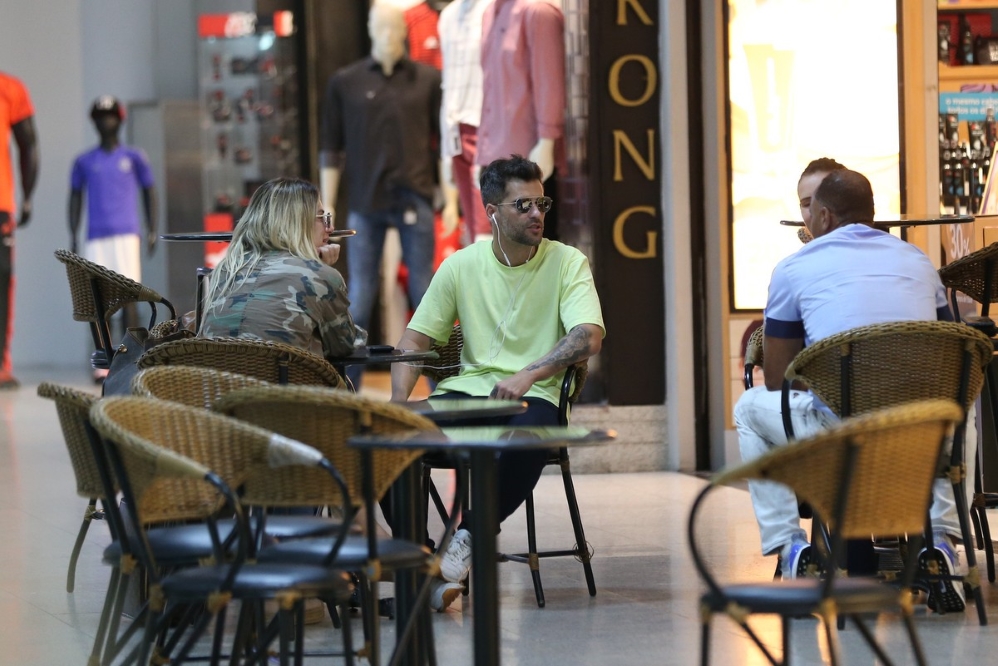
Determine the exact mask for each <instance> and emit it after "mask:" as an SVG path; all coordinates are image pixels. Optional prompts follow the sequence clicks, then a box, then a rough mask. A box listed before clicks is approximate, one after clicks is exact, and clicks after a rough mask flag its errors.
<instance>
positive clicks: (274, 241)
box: [199, 178, 367, 356]
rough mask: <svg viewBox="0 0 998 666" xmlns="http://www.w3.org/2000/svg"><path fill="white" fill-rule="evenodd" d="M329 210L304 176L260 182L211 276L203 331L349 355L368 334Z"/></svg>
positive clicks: (316, 351) (214, 335) (313, 186)
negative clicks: (331, 239) (354, 313)
mask: <svg viewBox="0 0 998 666" xmlns="http://www.w3.org/2000/svg"><path fill="white" fill-rule="evenodd" d="M331 220H332V216H331V215H328V214H325V213H324V212H323V211H322V209H321V207H320V205H319V192H318V190H317V189H316V187H315V185H313V184H312V183H310V182H308V181H306V180H301V179H299V178H277V179H274V180H271V181H268V182H266V183H264V184H263V185H261V186H260V188H259V189H257V191H256V192H254V193H253V197H252V198H251V199H250V202H249V206H247V208H246V212H245V213H243V216H242V218H241V219H240V220H239V224H237V225H236V228H235V231H234V232H233V234H232V242H231V243H230V244H229V248H228V250H227V251H226V253H225V257H224V258H223V259H222V261H220V262H219V264H218V266H217V267H216V268H215V271H214V273H213V274H212V277H211V284H210V286H209V288H208V292H207V294H206V295H205V301H204V302H205V314H204V320H203V322H202V324H201V330H200V331H199V334H200V335H203V336H205V337H209V338H212V337H234V338H250V339H254V340H272V341H275V342H284V343H286V344H290V345H294V346H296V347H300V348H302V349H307V350H309V351H311V352H315V353H317V354H322V355H323V356H345V355H347V354H349V353H350V352H351V351H352V350H353V348H354V346H355V345H356V344H360V345H363V344H365V343H366V341H367V333H366V332H365V331H364V330H363V329H361V328H358V327H357V326H355V325H354V323H353V319H352V318H351V317H350V312H349V306H350V302H349V300H347V289H346V284H345V282H344V281H343V276H342V275H340V273H339V271H337V270H336V269H335V268H333V267H332V266H333V264H334V263H335V262H336V260H337V259H338V258H339V250H340V248H339V246H338V245H327V244H326V241H327V238H328V232H329V230H330V229H331V227H332V224H331Z"/></svg>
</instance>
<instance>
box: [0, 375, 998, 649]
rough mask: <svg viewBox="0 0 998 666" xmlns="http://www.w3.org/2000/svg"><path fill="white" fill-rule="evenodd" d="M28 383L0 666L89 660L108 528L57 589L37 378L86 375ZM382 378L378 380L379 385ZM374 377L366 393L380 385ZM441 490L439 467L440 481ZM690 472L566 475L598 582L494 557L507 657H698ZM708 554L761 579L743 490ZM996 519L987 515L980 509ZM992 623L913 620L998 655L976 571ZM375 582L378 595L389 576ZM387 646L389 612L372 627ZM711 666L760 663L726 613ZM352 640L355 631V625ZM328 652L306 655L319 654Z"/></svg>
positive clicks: (552, 494)
mask: <svg viewBox="0 0 998 666" xmlns="http://www.w3.org/2000/svg"><path fill="white" fill-rule="evenodd" d="M21 379H22V380H23V381H24V382H25V385H24V386H23V387H22V388H21V390H19V391H16V392H0V563H2V566H0V618H2V619H3V621H2V622H0V664H18V665H19V666H43V665H44V666H51V665H53V664H59V665H63V664H67V665H71V664H79V665H80V666H83V665H84V664H85V663H86V662H87V656H88V654H89V650H90V644H91V641H92V639H93V634H94V632H95V630H96V626H97V620H98V617H99V613H100V609H101V604H102V602H103V595H104V592H105V589H106V585H107V579H108V569H107V568H106V567H104V566H102V565H101V564H100V555H101V550H102V549H103V547H104V546H105V545H106V544H107V543H108V535H107V530H106V528H105V527H104V525H103V524H101V523H94V526H93V527H92V529H91V535H90V536H89V537H88V539H87V542H86V544H85V546H84V548H83V552H82V554H81V557H80V563H79V568H78V571H77V576H76V591H75V593H73V594H67V593H66V591H65V581H66V566H67V563H68V560H69V553H70V550H71V548H72V545H73V541H74V539H75V536H76V531H77V529H78V527H79V524H80V519H81V517H82V514H83V509H84V506H85V504H86V502H85V500H83V499H82V498H79V497H77V496H76V494H75V486H74V483H73V479H72V473H71V470H70V467H69V462H68V458H67V455H66V453H65V449H64V448H63V444H62V439H61V433H60V431H59V426H58V422H57V419H56V415H55V410H54V408H53V406H52V403H50V402H48V401H46V400H43V399H41V398H38V397H37V396H36V395H35V388H36V386H37V383H38V382H39V381H41V380H43V379H47V380H51V381H58V382H62V383H67V384H71V385H74V386H77V387H86V388H88V389H90V390H93V388H92V386H91V385H88V384H87V382H86V379H87V375H86V373H85V372H83V371H82V370H81V371H80V372H78V373H77V374H76V375H75V376H73V375H69V376H68V378H67V373H66V372H65V371H62V372H59V373H55V372H43V371H38V372H34V373H31V372H22V373H21ZM379 387H380V388H379ZM382 390H383V384H379V383H378V382H376V381H374V382H371V383H370V384H369V385H368V387H367V388H365V392H368V393H371V394H374V395H378V394H379V391H382ZM437 481H438V486H440V487H441V488H443V489H446V487H447V485H448V484H447V478H446V477H444V476H441V477H439V478H438V479H437ZM701 484H702V482H701V481H700V480H699V479H697V478H695V477H692V476H687V475H683V474H673V473H648V474H611V475H592V476H577V477H576V487H577V490H578V494H579V498H580V504H581V510H582V516H583V520H584V523H585V527H586V533H587V537H588V539H589V541H590V542H591V544H592V546H593V548H594V549H595V559H594V560H593V568H594V571H595V575H596V583H597V587H598V590H599V593H598V595H597V596H596V597H595V598H590V597H589V596H588V594H587V593H586V589H585V582H584V579H583V575H582V567H581V565H579V564H578V563H577V562H575V561H574V560H571V559H557V560H545V561H543V563H542V567H541V571H542V574H543V580H544V587H545V593H546V596H547V607H546V608H544V609H539V608H537V606H536V604H535V601H534V594H533V589H532V587H531V583H530V575H529V572H528V570H527V568H526V566H525V565H519V564H512V563H508V564H503V565H501V566H500V574H501V577H500V591H501V597H500V599H499V603H500V605H501V609H502V657H503V663H504V664H510V665H513V664H515V665H520V666H526V665H534V664H537V665H541V664H545V665H546V664H600V665H605V664H656V665H658V664H694V663H697V660H698V654H699V619H698V612H697V596H698V594H699V592H700V583H699V581H698V579H697V576H696V574H695V572H694V570H693V567H692V564H691V562H690V558H689V555H688V549H687V545H686V537H685V524H686V522H685V521H686V515H687V512H688V507H689V504H690V502H691V501H692V498H693V496H694V495H695V494H696V492H697V490H698V489H699V488H700V487H701ZM536 501H537V514H538V526H539V530H540V533H541V535H542V536H541V539H542V544H541V545H542V546H544V545H550V546H553V547H567V546H569V545H571V543H572V542H573V538H572V535H571V526H570V523H569V520H568V516H567V511H566V509H565V501H564V493H563V492H562V489H561V480H560V477H558V476H553V475H545V476H544V477H543V478H542V479H541V483H540V485H539V487H538V490H537V493H536ZM705 518H706V520H705V521H704V522H703V526H704V527H705V528H708V531H709V534H705V535H704V538H705V539H708V541H707V543H708V544H709V545H708V546H707V551H708V553H709V555H710V558H711V563H712V565H713V566H715V567H716V568H717V569H718V570H720V571H724V572H726V573H725V577H730V578H731V579H736V578H737V579H758V580H765V579H766V578H767V577H768V576H770V575H771V573H772V568H773V564H774V563H773V561H772V560H771V559H767V558H762V557H761V556H759V554H758V548H759V538H758V532H757V530H756V527H755V524H754V521H753V519H752V513H751V507H750V505H749V499H748V494H747V493H746V492H745V491H742V490H737V489H730V490H725V491H722V492H720V493H717V495H716V496H715V498H714V500H713V501H712V503H711V504H709V505H708V507H707V508H706V513H705ZM992 525H998V516H995V519H993V520H992ZM500 542H501V546H502V547H503V548H506V549H509V550H521V549H523V547H524V544H525V542H526V539H525V529H524V518H523V514H522V511H521V512H520V513H518V514H516V515H515V516H513V517H512V518H511V519H510V520H509V521H507V523H506V524H504V525H503V531H502V534H501V535H500ZM985 586H986V592H987V597H988V600H989V603H990V604H991V607H990V613H989V616H990V619H991V622H992V624H991V626H988V627H983V628H982V627H979V626H978V625H977V621H976V617H975V615H974V613H973V608H972V607H971V609H970V610H969V611H968V612H967V613H965V614H961V615H947V616H938V615H933V614H929V613H926V611H925V609H924V606H923V607H921V608H919V610H918V620H917V624H918V629H919V631H920V632H921V636H922V639H923V642H924V643H925V647H926V650H927V652H928V656H929V661H930V663H933V664H941V663H946V664H950V663H954V664H955V663H971V662H974V661H979V662H981V663H989V662H990V657H992V655H993V654H994V653H995V652H996V650H998V594H996V592H995V591H996V589H998V588H996V586H995V585H993V584H988V583H986V582H985ZM383 588H384V589H385V590H386V591H388V590H390V586H389V585H384V586H383ZM464 601H466V600H459V601H458V602H457V603H456V604H455V605H454V606H453V607H452V608H451V610H450V611H449V612H447V613H443V614H438V615H435V616H434V627H435V633H436V645H437V654H438V661H439V663H440V664H444V665H451V664H454V665H466V664H471V663H472V661H473V659H472V644H471V634H472V625H471V621H470V619H471V618H470V617H469V611H467V610H465V608H463V607H462V606H465V607H467V606H468V604H465V603H464ZM383 626H384V641H385V643H386V645H389V644H391V642H392V640H393V638H394V633H393V628H392V625H391V623H385V624H384V625H383ZM714 626H715V630H714V643H713V657H714V658H713V663H715V664H744V665H754V664H762V663H763V659H762V657H761V655H760V654H759V653H758V651H757V650H755V649H754V647H753V646H752V645H751V644H750V642H749V641H748V640H747V639H746V638H745V637H744V636H743V635H742V634H741V633H740V632H739V631H738V629H737V627H736V626H734V625H733V624H732V623H730V622H729V621H726V620H724V619H718V620H716V621H715V625H714ZM754 626H756V627H758V628H759V629H760V630H761V631H762V633H763V635H764V637H765V640H767V641H768V642H769V644H770V645H771V646H772V647H773V649H774V650H778V649H779V633H778V625H777V623H776V622H775V621H768V620H765V619H762V620H756V621H754ZM820 630H821V627H820V625H819V624H818V622H817V621H816V620H813V619H803V620H798V621H795V622H794V623H793V632H794V636H793V643H792V650H793V659H794V661H795V662H796V663H799V664H818V663H823V662H825V661H826V660H825V659H824V654H823V652H822V648H821V647H820V642H819V641H818V640H816V638H817V637H818V636H819V632H820ZM877 632H878V634H879V635H880V636H882V637H884V638H885V640H886V642H887V645H888V649H889V651H890V652H891V653H892V654H894V655H897V658H898V661H899V663H909V662H910V658H909V657H908V652H907V645H906V642H905V639H904V636H903V632H902V630H901V627H900V625H899V624H898V623H897V622H896V621H895V620H894V619H893V618H890V617H883V618H881V619H880V621H879V622H878V623H877ZM358 638H359V636H358ZM306 640H307V645H308V647H310V648H321V647H334V646H336V645H338V644H339V642H340V639H339V636H338V635H337V634H336V632H334V631H333V630H332V628H331V625H330V622H329V620H328V619H326V620H325V622H324V623H323V624H321V625H316V626H310V627H308V629H307V633H306ZM842 642H843V646H844V649H845V654H846V663H849V664H873V663H874V660H873V657H872V655H871V654H870V653H869V652H868V651H867V650H866V648H865V646H864V645H862V643H861V641H860V640H859V636H858V634H857V632H856V631H855V630H852V629H847V630H846V631H844V632H842ZM329 661H330V660H329V659H328V658H324V659H322V660H320V659H310V660H307V663H329Z"/></svg>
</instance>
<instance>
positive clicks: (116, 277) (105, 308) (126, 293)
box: [55, 250, 177, 368]
mask: <svg viewBox="0 0 998 666" xmlns="http://www.w3.org/2000/svg"><path fill="white" fill-rule="evenodd" d="M55 258H56V259H58V260H59V261H61V262H62V263H63V264H64V265H65V266H66V277H67V278H69V290H70V295H71V296H72V300H73V319H75V320H76V321H85V322H88V323H89V324H90V331H91V333H92V334H93V338H94V347H95V348H96V350H95V351H94V353H93V354H92V355H91V357H90V364H91V365H92V366H93V367H94V368H110V367H111V359H112V358H113V357H114V350H115V343H114V341H113V340H111V330H110V326H109V324H108V321H109V320H110V318H111V316H112V315H114V313H116V312H117V311H118V310H120V309H121V308H123V307H125V306H126V305H129V304H130V303H149V305H150V307H151V308H152V315H151V317H150V319H149V326H148V328H153V326H154V325H155V324H156V305H157V304H163V305H165V306H166V307H167V309H168V310H169V311H170V319H176V318H177V311H176V309H175V308H174V307H173V304H172V303H170V301H168V300H166V299H165V298H163V297H162V296H160V295H159V294H158V293H157V292H156V291H154V290H153V289H150V288H149V287H146V286H144V285H141V284H139V283H138V282H135V281H134V280H130V279H128V278H126V277H125V276H124V275H120V274H118V273H115V272H114V271H112V270H110V269H107V268H105V267H103V266H101V265H99V264H95V263H94V262H92V261H87V260H86V259H84V258H83V257H81V256H79V255H77V254H74V253H73V252H70V251H68V250H56V251H55Z"/></svg>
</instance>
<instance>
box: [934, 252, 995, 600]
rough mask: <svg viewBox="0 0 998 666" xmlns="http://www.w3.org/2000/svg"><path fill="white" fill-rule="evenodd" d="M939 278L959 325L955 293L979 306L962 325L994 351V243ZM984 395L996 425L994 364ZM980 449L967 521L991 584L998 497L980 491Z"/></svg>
mask: <svg viewBox="0 0 998 666" xmlns="http://www.w3.org/2000/svg"><path fill="white" fill-rule="evenodd" d="M939 277H940V279H941V280H942V282H943V285H944V286H946V288H948V289H949V290H950V295H951V297H952V302H953V313H954V314H955V315H956V317H957V321H960V319H961V315H960V307H959V303H958V302H957V292H960V293H963V294H966V295H967V296H969V297H970V298H971V299H973V300H974V301H976V302H978V303H980V305H981V313H980V315H979V316H978V315H964V316H963V317H962V319H963V323H965V324H967V325H968V326H973V327H974V328H976V329H977V330H979V331H981V332H982V333H984V334H985V335H987V336H988V337H989V338H992V344H994V345H995V348H996V349H998V340H996V339H995V336H996V335H998V327H996V326H995V322H994V321H993V320H992V319H991V317H990V316H989V315H990V311H991V304H992V303H995V302H998V243H992V244H991V245H989V246H988V247H986V248H983V249H981V250H977V251H976V252H972V253H970V254H968V255H967V256H965V257H961V258H960V259H957V260H956V261H954V262H952V263H950V264H947V265H946V266H943V267H942V268H940V269H939ZM984 387H985V389H984V395H985V396H987V399H986V400H982V401H981V406H982V408H984V409H987V410H988V411H989V412H990V415H991V419H990V421H988V420H987V419H985V420H984V421H983V423H989V422H990V423H998V421H995V417H996V416H998V369H996V368H995V366H994V363H991V364H989V365H988V369H987V373H986V375H985V381H984ZM981 434H982V437H981V441H982V442H988V441H991V442H994V443H995V444H998V439H996V438H995V436H994V432H992V433H990V434H991V436H990V437H987V436H986V434H985V433H981ZM982 461H983V447H982V448H980V449H978V465H977V474H976V475H975V477H974V502H973V507H972V508H973V511H972V513H971V517H972V518H973V520H974V527H975V532H976V533H977V547H978V548H983V549H984V557H985V560H986V562H987V570H988V580H989V581H991V582H992V583H993V582H994V581H995V551H994V545H993V544H992V542H991V528H990V526H989V525H988V512H987V509H990V508H995V507H998V493H993V492H991V493H989V492H985V490H984V466H983V465H982V464H981V463H982Z"/></svg>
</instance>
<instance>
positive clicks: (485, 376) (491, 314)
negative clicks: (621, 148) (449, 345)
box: [409, 239, 606, 405]
mask: <svg viewBox="0 0 998 666" xmlns="http://www.w3.org/2000/svg"><path fill="white" fill-rule="evenodd" d="M455 321H460V323H461V330H462V332H463V334H464V349H463V351H462V352H461V365H462V366H463V367H462V368H461V373H460V374H459V375H457V376H456V377H448V378H447V379H444V380H443V381H441V382H440V384H438V385H437V389H436V391H434V395H437V394H440V393H447V392H450V391H460V392H462V393H467V394H469V395H475V396H487V395H489V393H490V392H491V391H492V389H493V387H494V386H495V385H496V383H497V382H499V381H501V380H503V379H506V378H508V377H510V376H511V375H513V374H515V373H517V372H519V371H520V370H522V369H523V368H525V367H526V366H528V365H529V364H530V363H532V362H534V361H536V360H537V359H539V358H541V357H542V356H544V355H545V354H547V353H548V352H550V351H551V350H552V349H553V348H554V346H555V344H556V343H557V342H558V340H560V339H561V338H563V337H564V336H565V334H566V333H567V332H568V331H570V330H571V329H572V328H574V327H575V326H578V325H579V324H595V325H596V326H599V327H600V328H601V329H603V334H604V335H606V328H605V327H604V326H603V314H602V312H601V310H600V303H599V296H598V295H597V293H596V286H595V285H594V284H593V276H592V272H591V271H590V270H589V261H588V259H586V256H585V255H584V254H582V253H581V252H579V251H578V250H577V249H575V248H573V247H569V246H568V245H563V244H562V243H558V242H556V241H549V240H547V239H544V240H542V241H541V244H540V246H538V248H537V252H536V254H535V255H534V257H533V258H532V259H531V260H530V261H528V262H527V263H525V264H523V265H521V266H514V267H512V268H510V267H509V266H506V265H505V264H502V263H500V262H499V261H498V260H497V259H496V257H495V255H494V254H493V253H492V244H491V243H489V242H485V241H481V242H478V243H474V244H473V245H471V246H469V247H466V248H464V249H462V250H459V251H458V252H455V253H454V254H452V255H451V256H450V257H448V258H447V259H446V260H445V261H444V262H443V264H442V265H441V266H440V269H439V270H438V271H437V273H436V275H434V276H433V281H432V282H431V283H430V288H429V289H428V290H427V291H426V294H425V295H424V296H423V299H422V301H420V304H419V307H418V308H417V309H416V313H415V314H414V315H413V317H412V321H410V322H409V328H411V329H413V330H414V331H418V332H419V333H422V334H424V335H427V336H429V337H430V338H432V339H433V340H435V341H437V342H440V343H443V342H446V341H447V339H448V338H449V337H450V334H451V329H452V328H453V327H454V322H455ZM563 375H564V373H558V374H557V375H555V376H554V377H549V378H548V379H545V380H543V381H540V382H537V383H536V384H534V385H533V386H532V387H531V388H530V390H529V391H527V394H526V395H527V397H536V398H544V399H545V400H547V401H548V402H550V403H552V404H554V405H557V404H558V394H559V392H560V389H561V380H562V377H563Z"/></svg>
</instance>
